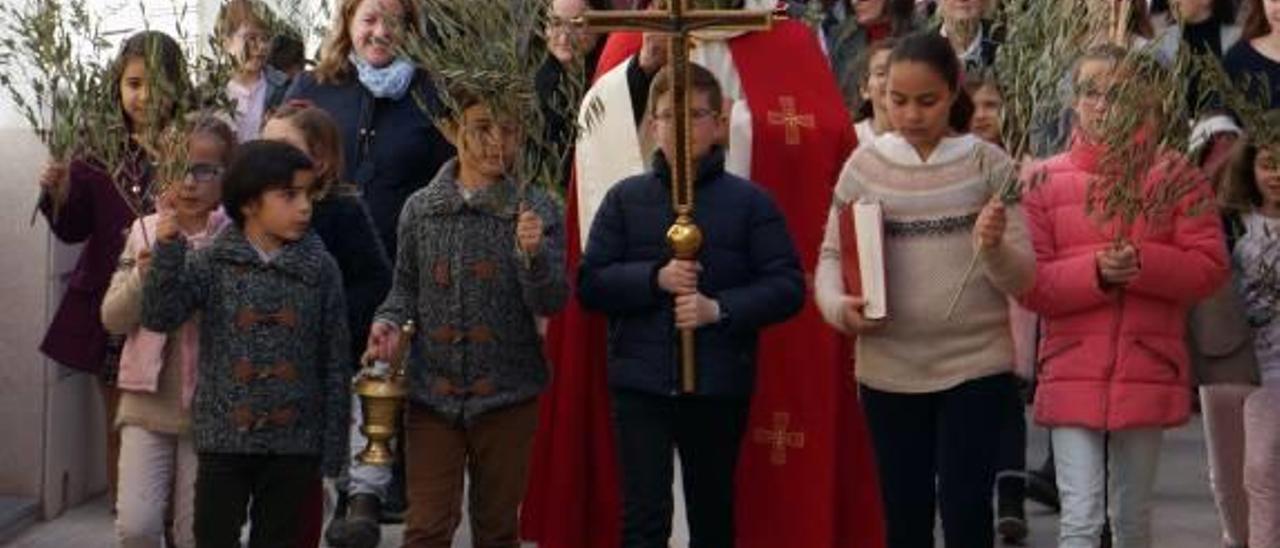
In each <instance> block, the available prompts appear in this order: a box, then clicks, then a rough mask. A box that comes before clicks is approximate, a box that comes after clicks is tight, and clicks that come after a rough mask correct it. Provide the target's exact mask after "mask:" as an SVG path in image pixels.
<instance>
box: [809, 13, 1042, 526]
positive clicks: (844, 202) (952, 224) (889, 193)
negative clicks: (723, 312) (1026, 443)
mask: <svg viewBox="0 0 1280 548" xmlns="http://www.w3.org/2000/svg"><path fill="white" fill-rule="evenodd" d="M960 73H961V67H960V63H959V61H958V60H957V59H956V56H955V54H954V53H953V52H952V50H951V46H950V44H949V43H948V42H947V40H946V39H945V38H942V37H940V36H937V35H915V36H910V37H907V38H906V39H904V40H903V41H902V42H900V43H899V44H898V45H897V46H896V47H895V48H894V50H893V53H892V54H891V56H890V62H889V79H888V88H887V90H888V105H889V116H890V118H891V119H892V122H893V127H894V128H895V130H894V131H893V132H891V133H887V134H885V135H882V136H879V137H877V138H876V139H875V140H874V141H872V142H871V143H869V144H867V145H865V146H863V147H861V148H859V149H858V150H857V151H856V152H855V153H854V154H853V155H852V156H851V157H850V158H849V161H848V162H847V163H846V164H845V167H844V170H843V173H842V174H841V177H840V181H839V183H838V184H837V186H836V189H835V195H834V197H833V199H832V208H831V214H830V218H829V220H828V225H827V233H826V237H825V239H824V241H823V244H822V254H821V259H820V261H819V265H818V271H817V280H816V283H815V286H816V297H817V301H818V306H819V308H820V309H821V311H822V313H823V316H824V318H825V319H826V320H827V322H828V323H830V324H831V325H832V326H834V327H835V328H836V329H838V330H840V331H841V332H844V333H846V334H848V335H850V336H856V337H857V339H858V340H857V346H856V354H855V360H856V362H857V368H856V373H857V378H858V382H859V383H860V385H861V399H862V404H863V405H864V406H865V409H866V414H867V419H868V423H869V425H870V427H871V434H872V438H873V440H874V443H875V450H876V453H877V457H878V460H879V467H880V481H881V488H882V490H883V495H884V502H885V513H886V518H887V522H888V534H889V539H888V541H889V542H888V544H889V546H893V547H895V548H914V547H921V548H926V547H928V548H932V547H933V546H934V543H933V530H934V508H935V507H937V506H939V505H938V504H937V502H938V499H940V502H941V504H940V508H941V514H942V522H943V531H944V536H945V538H946V546H949V547H956V546H991V545H992V544H993V542H994V539H993V536H994V535H993V531H992V527H991V523H992V511H991V503H990V501H991V492H992V488H993V484H994V481H995V472H996V466H997V460H998V459H997V448H998V444H999V435H1000V425H1001V422H1002V420H1003V418H1004V417H1003V415H1004V414H1005V413H1007V412H1008V409H1009V406H1008V405H1006V402H1007V401H1008V399H1009V398H1013V397H1016V394H1015V382H1014V377H1013V374H1012V364H1013V359H1014V358H1013V340H1012V337H1011V335H1010V330H1009V312H1008V310H1009V307H1008V301H1007V298H1006V295H1017V294H1019V293H1021V292H1023V291H1025V290H1026V289H1027V288H1028V287H1030V285H1031V283H1032V277H1033V271H1034V258H1033V255H1032V252H1031V246H1030V244H1029V242H1028V239H1027V232H1026V228H1025V226H1024V223H1023V220H1022V215H1021V213H1020V211H1019V210H1018V209H1017V208H1015V207H1012V206H1007V205H1005V204H1003V203H1002V202H1001V201H1000V200H999V199H997V198H998V195H999V194H1000V192H999V191H1000V187H1001V186H1002V185H1003V183H1004V181H1005V179H1007V177H1009V176H1011V175H1012V174H1013V173H1012V170H1013V167H1012V162H1011V160H1010V159H1009V157H1008V156H1007V155H1006V154H1005V153H1004V152H1003V151H1001V150H1000V149H999V148H998V147H996V146H995V145H992V144H989V143H986V142H985V141H983V140H981V139H979V138H977V137H975V136H973V135H970V134H968V133H966V132H965V128H967V126H968V117H969V115H970V114H971V113H972V104H971V103H970V102H969V99H968V97H967V96H966V95H965V94H964V91H963V89H962V88H961V87H960V86H961V81H960ZM859 202H861V203H862V204H868V203H871V204H874V203H878V204H879V205H880V209H881V214H882V216H883V219H884V220H883V224H882V225H881V228H882V229H883V230H882V232H883V234H882V236H883V246H882V247H881V248H880V249H882V253H881V254H880V255H881V257H880V259H881V261H879V262H882V265H877V264H875V263H876V262H877V261H876V260H875V257H874V256H875V255H876V254H875V253H874V251H875V249H872V250H870V251H872V253H868V251H869V250H866V249H860V250H859V252H855V253H856V254H857V255H858V256H859V260H858V261H857V262H853V261H851V258H850V257H849V256H848V253H849V252H848V251H846V250H847V249H849V247H851V246H847V245H842V242H841V232H842V227H841V223H842V222H848V221H849V217H852V215H843V214H842V211H844V210H847V209H849V208H850V205H851V204H855V203H859ZM859 209H860V210H867V209H871V210H874V207H872V208H867V207H865V206H864V207H860V208H859ZM873 215H874V214H873ZM862 224H864V225H866V223H865V222H864V223H862ZM843 232H844V233H845V234H846V235H852V234H857V240H858V245H859V246H860V247H865V245H867V244H865V243H864V242H868V241H873V240H874V238H868V236H872V234H868V232H874V227H873V228H872V229H871V230H865V229H864V230H862V231H861V232H859V231H858V230H853V229H851V228H850V227H845V228H844V230H843ZM846 243H847V242H846ZM975 255H976V259H975ZM851 263H852V264H857V268H858V269H859V270H860V271H861V272H873V271H875V270H876V269H878V268H883V271H884V276H885V277H886V278H887V281H886V282H887V283H886V284H885V285H886V286H887V291H886V292H885V293H884V294H883V295H871V294H867V295H859V294H851V291H849V290H847V289H846V284H845V283H844V280H845V279H846V276H845V274H847V273H845V272H843V269H844V268H845V265H850V264H851ZM972 264H976V266H977V268H973V269H971V268H970V265H972ZM850 268H853V267H852V266H850ZM847 279H851V280H852V279H857V277H856V276H850V277H848V278H847ZM864 279H866V278H864ZM867 280H868V281H867V282H864V283H862V284H860V285H862V286H867V287H872V286H874V285H875V284H874V283H873V282H874V281H873V280H870V279H867ZM961 285H965V286H967V287H966V288H965V289H964V292H963V294H962V298H961V299H960V300H959V302H958V303H957V306H956V308H955V316H954V317H952V318H950V319H948V318H947V316H948V305H949V304H950V302H951V300H952V296H953V295H954V294H955V292H956V291H957V290H958V289H959V287H960V286H961ZM857 292H858V293H861V292H862V291H860V290H859V291H857ZM881 299H882V301H880V302H877V300H881ZM881 303H882V304H883V305H884V307H885V311H886V312H887V315H886V316H885V317H884V318H883V319H869V318H868V315H867V314H866V311H867V309H868V308H872V309H874V308H878V307H879V306H880V305H881Z"/></svg>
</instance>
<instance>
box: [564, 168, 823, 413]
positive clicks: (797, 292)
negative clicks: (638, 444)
mask: <svg viewBox="0 0 1280 548" xmlns="http://www.w3.org/2000/svg"><path fill="white" fill-rule="evenodd" d="M669 179H670V170H669V168H668V165H667V162H666V160H665V159H664V158H663V157H662V155H661V154H658V155H657V157H656V159H655V161H654V170H653V171H650V172H648V173H645V174H642V175H637V176H635V177H630V178H627V179H625V180H623V181H622V182H620V183H618V184H617V185H616V186H614V187H613V188H612V189H610V191H609V193H608V194H607V195H606V196H605V199H604V202H603V203H602V204H601V206H600V210H599V212H598V213H597V214H596V218H595V221H594V223H593V224H592V226H591V235H590V239H589V240H588V243H587V249H586V252H585V254H584V255H583V258H582V264H581V267H580V270H579V272H578V291H579V292H580V295H579V296H580V298H581V299H582V302H583V304H584V305H585V306H586V307H588V308H590V309H593V310H597V311H600V312H603V313H605V314H607V315H608V316H609V358H608V359H609V384H610V385H611V386H614V387H618V388H628V389H633V390H639V391H643V392H648V393H652V394H674V393H675V390H676V387H677V383H676V378H677V377H676V371H677V366H678V363H677V361H676V359H675V358H676V347H677V333H676V330H675V319H674V314H673V299H672V297H671V296H670V295H668V294H666V293H665V292H663V291H662V290H661V289H660V288H659V287H658V285H657V272H658V269H660V268H661V267H662V266H663V265H665V264H666V263H667V261H668V260H670V258H671V253H670V251H669V249H668V247H667V243H666V232H667V228H668V227H669V226H670V225H671V223H672V222H673V220H674V215H673V214H672V211H671V194H670V184H669V183H668V181H669ZM696 184H697V186H696V192H695V203H694V205H695V212H694V217H695V221H696V222H697V224H698V226H699V227H700V228H701V229H702V232H703V238H704V239H703V241H704V244H703V247H702V251H701V253H700V255H699V261H700V262H701V263H702V267H703V270H702V274H701V276H700V278H699V290H700V291H701V292H702V294H703V295H706V296H708V297H710V298H713V299H716V300H718V301H719V303H720V309H721V313H722V316H723V317H724V319H723V321H722V322H721V323H719V324H716V325H709V326H705V327H703V328H701V329H699V330H698V332H697V335H696V341H697V362H698V388H697V393H698V394H700V395H713V396H727V397H747V396H750V394H751V392H752V389H753V386H754V380H755V365H756V339H757V334H758V332H759V331H760V329H761V328H763V327H765V326H767V325H769V324H773V323H778V322H781V321H783V320H786V319H787V318H789V317H791V316H792V315H794V314H795V313H797V312H798V311H799V310H800V307H801V306H802V305H803V304H804V288H805V284H804V272H803V271H802V270H801V268H800V261H799V259H798V257H797V255H796V251H795V248H794V245H793V244H792V242H791V236H790V233H789V232H788V231H787V226H786V221H785V220H784V218H783V216H782V214H781V212H780V211H779V210H778V207H777V205H776V204H775V203H774V201H773V199H772V198H771V197H769V195H768V194H766V193H765V191H764V190H763V189H761V188H760V187H758V186H756V185H755V184H754V183H752V182H751V181H748V180H745V179H742V178H740V177H736V176H733V175H731V174H728V173H726V172H725V171H724V154H723V152H722V151H720V150H718V149H717V150H715V151H713V152H712V153H711V154H710V155H709V156H708V157H707V158H706V159H704V160H703V161H702V164H701V165H700V166H699V170H698V180H697V183H696Z"/></svg>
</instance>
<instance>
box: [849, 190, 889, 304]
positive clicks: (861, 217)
mask: <svg viewBox="0 0 1280 548" xmlns="http://www.w3.org/2000/svg"><path fill="white" fill-rule="evenodd" d="M851 207H853V212H852V213H853V229H854V234H856V235H857V239H858V270H859V274H860V276H861V278H862V298H864V299H866V300H867V304H866V307H865V308H863V316H864V317H866V318H868V319H872V320H879V319H884V318H885V317H887V316H888V314H889V303H888V301H887V298H886V297H887V289H888V288H887V287H885V277H884V210H883V209H882V208H881V206H880V203H879V202H868V201H861V200H859V201H857V202H854V204H853V205H852V206H851Z"/></svg>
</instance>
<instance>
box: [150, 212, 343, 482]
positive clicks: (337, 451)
mask: <svg viewBox="0 0 1280 548" xmlns="http://www.w3.org/2000/svg"><path fill="white" fill-rule="evenodd" d="M345 306H346V305H345V301H344V297H343V294H342V274H341V273H340V272H339V271H338V265H337V263H336V262H334V260H333V257H331V256H329V254H328V252H326V251H325V248H324V244H323V243H321V241H320V238H319V237H317V236H316V235H315V234H314V233H311V232H308V233H307V235H306V236H305V237H304V238H303V239H301V240H299V241H297V242H294V243H290V244H288V245H286V246H284V247H283V248H282V249H281V252H280V254H279V255H278V256H276V257H275V258H273V259H271V260H270V261H269V262H265V263H264V262H263V260H262V258H261V257H260V256H259V254H258V252H257V250H255V249H254V248H253V246H251V245H250V244H249V242H248V240H247V239H246V238H245V236H244V233H243V232H241V230H240V229H239V227H229V228H228V229H227V230H225V231H224V232H223V233H222V234H221V235H220V236H218V238H217V240H215V241H214V243H213V245H211V246H209V247H208V248H205V249H201V250H199V251H193V252H188V251H187V246H186V244H185V243H182V242H180V241H179V242H171V243H162V244H159V245H158V246H157V247H156V251H155V257H154V259H152V266H151V272H150V273H148V275H147V278H146V281H145V282H144V285H143V295H142V323H143V325H144V326H146V327H147V328H148V329H151V330H155V331H159V332H162V333H167V332H169V331H171V330H173V329H174V328H176V327H177V326H179V325H181V324H182V322H184V321H186V319H187V318H188V317H190V316H191V314H192V313H194V312H195V311H197V310H200V311H202V316H201V321H200V362H199V374H198V378H197V384H196V393H195V401H194V403H193V404H192V434H193V437H194V442H195V448H196V451H197V452H201V453H230V454H241V455H245V454H248V455H314V456H320V457H322V469H323V471H324V473H325V475H326V476H336V475H337V474H338V472H340V471H341V470H342V468H343V467H344V465H345V464H346V462H347V460H348V459H347V454H348V451H349V448H348V446H347V427H348V420H349V418H348V415H349V410H350V406H351V400H350V393H349V384H348V382H349V374H350V367H349V363H350V362H349V359H348V356H347V354H348V353H349V352H350V345H349V344H348V332H347V325H346V318H347V316H346V310H345Z"/></svg>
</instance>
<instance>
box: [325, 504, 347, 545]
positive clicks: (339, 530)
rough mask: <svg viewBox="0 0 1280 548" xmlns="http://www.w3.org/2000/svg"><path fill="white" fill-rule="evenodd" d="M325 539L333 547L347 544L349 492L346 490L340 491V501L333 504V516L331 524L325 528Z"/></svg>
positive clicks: (330, 520) (330, 519)
mask: <svg viewBox="0 0 1280 548" xmlns="http://www.w3.org/2000/svg"><path fill="white" fill-rule="evenodd" d="M324 541H325V543H326V544H328V545H329V546H330V547H331V548H346V546H347V493H346V492H345V491H338V501H337V504H334V506H333V516H332V517H330V518H329V526H328V527H326V528H325V530H324Z"/></svg>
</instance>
